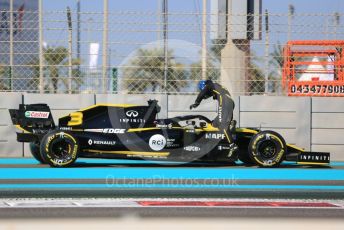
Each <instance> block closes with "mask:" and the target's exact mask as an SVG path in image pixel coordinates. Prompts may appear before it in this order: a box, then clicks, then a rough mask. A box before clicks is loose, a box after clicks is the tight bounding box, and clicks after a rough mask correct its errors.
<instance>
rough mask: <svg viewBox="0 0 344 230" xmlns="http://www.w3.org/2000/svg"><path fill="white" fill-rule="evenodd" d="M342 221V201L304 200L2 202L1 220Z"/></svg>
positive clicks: (67, 200)
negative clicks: (135, 218)
mask: <svg viewBox="0 0 344 230" xmlns="http://www.w3.org/2000/svg"><path fill="white" fill-rule="evenodd" d="M125 216H131V217H133V216H135V217H139V218H153V217H154V218H187V217H194V218H208V219H209V218H234V217H245V218H262V217H263V218H267V217H268V218H286V217H288V218H300V217H303V218H315V217H316V218H322V219H323V218H327V219H328V220H331V219H335V218H339V219H341V220H342V222H343V223H344V221H343V217H344V201H343V200H305V199H208V198H193V199H190V198H189V199H185V198H183V199H176V198H172V199H171V198H168V199H161V198H160V199H157V198H155V199H152V198H141V199H137V198H130V199H118V198H117V199H113V198H107V199H104V198H92V199H87V198H83V199H80V198H78V199H75V198H58V199H37V198H36V199H27V198H26V199H0V218H39V219H42V218H86V217H87V218H96V217H102V218H104V217H112V218H113V217H116V218H119V217H125Z"/></svg>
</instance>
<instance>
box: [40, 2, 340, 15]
mask: <svg viewBox="0 0 344 230" xmlns="http://www.w3.org/2000/svg"><path fill="white" fill-rule="evenodd" d="M208 2H209V1H208ZM102 3H103V1H102V0H81V4H82V8H81V9H82V10H83V11H101V10H102V9H103V6H102ZM43 4H44V6H43V7H44V9H45V10H65V9H66V7H67V6H70V7H71V8H72V9H73V8H74V9H75V8H76V7H75V4H76V1H75V0H74V1H73V0H58V1H56V0H43ZM289 4H293V5H294V6H295V8H296V12H297V13H305V12H307V13H333V12H335V11H338V12H342V13H343V12H344V1H343V0H327V1H326V0H263V9H268V10H269V11H271V12H273V13H287V10H288V5H289ZM201 5H202V0H169V9H170V10H171V11H196V8H197V6H201ZM157 7H158V0H109V9H110V10H144V11H147V10H148V11H155V10H157Z"/></svg>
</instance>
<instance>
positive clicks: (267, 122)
mask: <svg viewBox="0 0 344 230" xmlns="http://www.w3.org/2000/svg"><path fill="white" fill-rule="evenodd" d="M310 103H311V99H310V98H303V97H302V98H301V97H299V98H296V97H295V98H291V97H268V96H242V97H240V105H239V108H240V114H239V117H240V122H239V126H240V127H253V128H261V129H262V130H274V131H276V132H279V133H280V134H282V136H283V137H284V138H285V139H286V142H288V143H290V144H296V145H300V146H302V147H303V148H305V149H307V150H310V138H311V127H310V117H311V111H310V105H311V104H310Z"/></svg>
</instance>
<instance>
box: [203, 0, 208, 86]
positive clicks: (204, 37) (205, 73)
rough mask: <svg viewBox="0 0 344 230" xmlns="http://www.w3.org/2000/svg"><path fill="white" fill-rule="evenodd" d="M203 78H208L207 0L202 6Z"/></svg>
mask: <svg viewBox="0 0 344 230" xmlns="http://www.w3.org/2000/svg"><path fill="white" fill-rule="evenodd" d="M202 8H203V9H202V80H205V79H206V78H207V0H203V6H202Z"/></svg>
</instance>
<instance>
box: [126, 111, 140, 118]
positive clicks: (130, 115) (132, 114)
mask: <svg viewBox="0 0 344 230" xmlns="http://www.w3.org/2000/svg"><path fill="white" fill-rule="evenodd" d="M125 115H127V117H137V116H138V115H139V112H137V111H135V110H129V111H127V112H126V113H125Z"/></svg>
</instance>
